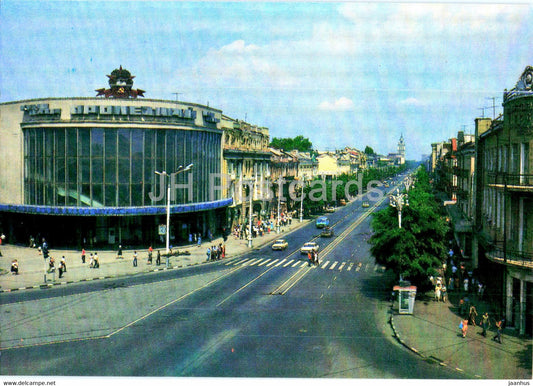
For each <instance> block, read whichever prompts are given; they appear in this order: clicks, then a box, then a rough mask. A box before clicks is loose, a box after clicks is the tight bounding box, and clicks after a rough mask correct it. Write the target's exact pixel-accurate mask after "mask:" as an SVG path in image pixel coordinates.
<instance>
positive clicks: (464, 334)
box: [459, 319, 468, 338]
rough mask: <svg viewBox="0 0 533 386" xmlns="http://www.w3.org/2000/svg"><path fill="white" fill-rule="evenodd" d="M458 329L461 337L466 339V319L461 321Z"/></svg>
mask: <svg viewBox="0 0 533 386" xmlns="http://www.w3.org/2000/svg"><path fill="white" fill-rule="evenodd" d="M459 328H460V329H461V334H462V335H463V338H466V333H467V331H468V319H464V320H462V321H461V324H460V325H459Z"/></svg>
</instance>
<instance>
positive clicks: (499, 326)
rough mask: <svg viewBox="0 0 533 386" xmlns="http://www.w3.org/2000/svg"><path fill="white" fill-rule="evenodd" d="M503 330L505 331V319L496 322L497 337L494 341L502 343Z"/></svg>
mask: <svg viewBox="0 0 533 386" xmlns="http://www.w3.org/2000/svg"><path fill="white" fill-rule="evenodd" d="M502 329H503V319H500V320H498V321H497V322H496V335H495V336H494V338H492V340H494V341H495V342H498V343H500V344H501V343H502Z"/></svg>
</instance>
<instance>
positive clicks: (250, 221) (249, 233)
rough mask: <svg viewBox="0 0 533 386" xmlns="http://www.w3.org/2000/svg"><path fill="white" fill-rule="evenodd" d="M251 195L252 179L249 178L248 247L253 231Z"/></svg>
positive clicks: (250, 243) (250, 245)
mask: <svg viewBox="0 0 533 386" xmlns="http://www.w3.org/2000/svg"><path fill="white" fill-rule="evenodd" d="M253 195H254V180H253V179H250V210H249V212H250V213H249V217H248V223H249V224H248V225H249V227H250V229H249V231H248V248H252V231H253V227H252V221H253V218H252V211H253Z"/></svg>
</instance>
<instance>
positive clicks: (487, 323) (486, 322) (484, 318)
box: [480, 312, 490, 337]
mask: <svg viewBox="0 0 533 386" xmlns="http://www.w3.org/2000/svg"><path fill="white" fill-rule="evenodd" d="M480 324H481V327H483V331H482V332H481V335H483V336H484V337H486V336H487V330H488V329H489V327H490V320H489V313H488V312H485V313H484V314H483V315H482V316H481V322H480Z"/></svg>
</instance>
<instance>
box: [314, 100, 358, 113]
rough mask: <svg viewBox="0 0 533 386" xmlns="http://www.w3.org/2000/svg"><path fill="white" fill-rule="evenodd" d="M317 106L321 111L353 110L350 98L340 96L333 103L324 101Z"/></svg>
mask: <svg viewBox="0 0 533 386" xmlns="http://www.w3.org/2000/svg"><path fill="white" fill-rule="evenodd" d="M318 108H319V109H320V110H322V111H348V110H353V108H354V103H353V101H352V100H351V99H348V98H346V97H341V98H339V99H337V100H336V101H335V102H333V103H331V102H329V101H324V102H322V103H320V104H319V105H318Z"/></svg>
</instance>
